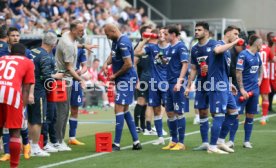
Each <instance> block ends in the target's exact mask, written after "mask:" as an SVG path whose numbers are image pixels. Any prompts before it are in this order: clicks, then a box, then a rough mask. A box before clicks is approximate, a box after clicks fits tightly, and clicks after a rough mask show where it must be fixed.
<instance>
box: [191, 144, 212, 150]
mask: <svg viewBox="0 0 276 168" xmlns="http://www.w3.org/2000/svg"><path fill="white" fill-rule="evenodd" d="M208 147H209V143H202V144H201V145H200V146H198V147H196V148H194V149H193V150H194V151H203V150H207V149H208Z"/></svg>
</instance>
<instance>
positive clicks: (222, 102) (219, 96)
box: [208, 91, 238, 113]
mask: <svg viewBox="0 0 276 168" xmlns="http://www.w3.org/2000/svg"><path fill="white" fill-rule="evenodd" d="M208 95H209V101H210V112H211V113H227V109H238V107H237V105H236V100H235V97H234V96H233V94H232V93H231V92H229V91H225V92H217V91H212V92H209V93H208Z"/></svg>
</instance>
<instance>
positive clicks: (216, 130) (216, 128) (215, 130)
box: [210, 113, 225, 145]
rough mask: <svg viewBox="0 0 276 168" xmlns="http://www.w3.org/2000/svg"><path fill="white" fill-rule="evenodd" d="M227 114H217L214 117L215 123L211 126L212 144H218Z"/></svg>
mask: <svg viewBox="0 0 276 168" xmlns="http://www.w3.org/2000/svg"><path fill="white" fill-rule="evenodd" d="M224 118H225V115H224V114H221V113H219V114H215V116H214V117H213V125H212V127H211V141H210V145H217V140H218V137H219V134H220V129H221V126H222V123H223V121H224Z"/></svg>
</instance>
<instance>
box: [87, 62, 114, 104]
mask: <svg viewBox="0 0 276 168" xmlns="http://www.w3.org/2000/svg"><path fill="white" fill-rule="evenodd" d="M99 65H100V60H99V59H97V58H95V59H94V60H93V63H92V67H91V68H89V69H88V72H89V76H86V78H85V79H86V80H89V81H88V82H87V85H88V86H90V87H92V88H93V91H95V90H96V91H101V92H102V100H103V106H104V107H106V106H109V103H108V97H107V92H106V87H107V86H106V85H105V84H104V83H103V82H100V81H99V80H98V74H99V73H98V69H99Z"/></svg>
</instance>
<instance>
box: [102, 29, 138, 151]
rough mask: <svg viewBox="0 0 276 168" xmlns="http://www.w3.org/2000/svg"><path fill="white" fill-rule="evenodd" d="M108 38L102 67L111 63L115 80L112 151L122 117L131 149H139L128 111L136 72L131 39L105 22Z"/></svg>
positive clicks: (118, 141) (119, 131)
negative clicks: (129, 134) (108, 53)
mask: <svg viewBox="0 0 276 168" xmlns="http://www.w3.org/2000/svg"><path fill="white" fill-rule="evenodd" d="M104 31H105V34H106V36H107V38H108V39H111V40H112V48H111V54H110V56H109V57H108V58H107V60H106V62H105V64H104V65H103V69H106V67H107V65H109V64H112V69H113V75H112V76H111V77H110V80H114V81H115V87H116V100H115V115H116V126H115V139H114V143H113V145H112V150H113V151H119V150H120V141H121V136H122V131H123V127H124V119H125V120H126V123H127V125H128V128H129V130H130V133H131V135H132V140H133V147H132V150H141V149H142V146H141V144H140V141H139V139H138V134H137V132H136V128H135V124H134V121H133V118H132V116H131V114H130V112H129V109H128V108H129V105H130V104H131V103H132V101H133V96H134V90H135V85H136V81H137V73H136V71H135V69H134V66H133V62H134V61H133V60H134V51H133V48H132V44H131V41H130V40H129V39H128V38H127V36H124V35H122V33H121V32H120V30H119V29H118V27H116V26H115V25H113V24H106V25H105V27H104Z"/></svg>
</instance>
